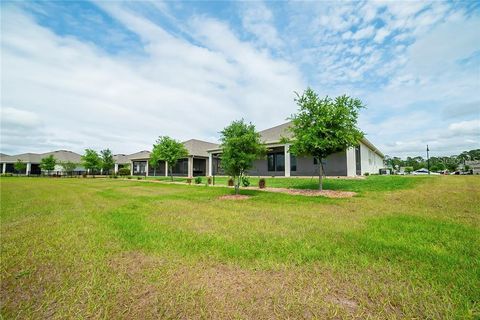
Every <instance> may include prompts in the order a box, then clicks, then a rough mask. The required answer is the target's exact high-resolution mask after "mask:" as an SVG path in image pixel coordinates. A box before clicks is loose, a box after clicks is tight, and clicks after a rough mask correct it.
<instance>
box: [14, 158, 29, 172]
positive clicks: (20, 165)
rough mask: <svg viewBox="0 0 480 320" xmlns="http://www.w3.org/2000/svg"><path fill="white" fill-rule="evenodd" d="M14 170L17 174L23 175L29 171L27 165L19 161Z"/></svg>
mask: <svg viewBox="0 0 480 320" xmlns="http://www.w3.org/2000/svg"><path fill="white" fill-rule="evenodd" d="M13 168H14V169H15V171H17V173H21V172H24V171H25V169H27V164H26V163H25V162H23V161H22V160H20V159H18V160H17V162H15V164H14V165H13Z"/></svg>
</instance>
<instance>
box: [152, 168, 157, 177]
mask: <svg viewBox="0 0 480 320" xmlns="http://www.w3.org/2000/svg"><path fill="white" fill-rule="evenodd" d="M153 176H154V177H156V176H157V168H156V167H153Z"/></svg>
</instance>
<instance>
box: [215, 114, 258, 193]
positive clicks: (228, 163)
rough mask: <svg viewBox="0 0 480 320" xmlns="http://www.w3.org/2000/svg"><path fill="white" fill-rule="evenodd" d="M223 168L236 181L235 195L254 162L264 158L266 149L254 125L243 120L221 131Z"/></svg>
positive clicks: (234, 122)
mask: <svg viewBox="0 0 480 320" xmlns="http://www.w3.org/2000/svg"><path fill="white" fill-rule="evenodd" d="M220 140H221V145H220V148H221V149H222V168H223V169H224V170H225V173H227V174H228V175H230V176H231V177H232V178H233V179H234V181H235V194H238V192H239V189H240V182H241V180H242V177H243V176H244V175H245V173H246V171H247V170H248V169H250V168H251V167H252V164H253V161H254V160H256V159H259V158H260V157H262V156H264V155H265V153H266V148H265V146H264V145H263V144H262V142H261V141H260V134H259V133H258V132H257V131H255V126H254V125H253V124H251V123H250V124H247V123H245V122H244V121H243V119H242V120H239V121H233V122H232V123H231V124H230V125H229V126H227V127H226V128H225V129H223V130H222V131H221V138H220Z"/></svg>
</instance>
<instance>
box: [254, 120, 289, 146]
mask: <svg viewBox="0 0 480 320" xmlns="http://www.w3.org/2000/svg"><path fill="white" fill-rule="evenodd" d="M291 123H292V122H291V121H289V122H287V123H283V124H280V125H278V126H275V127H272V128H268V129H265V130H262V131H260V132H259V134H260V139H261V140H262V141H263V142H264V143H270V142H278V141H280V139H282V137H285V138H291V137H292V133H291V132H290V131H289V130H288V128H289V127H290V125H291Z"/></svg>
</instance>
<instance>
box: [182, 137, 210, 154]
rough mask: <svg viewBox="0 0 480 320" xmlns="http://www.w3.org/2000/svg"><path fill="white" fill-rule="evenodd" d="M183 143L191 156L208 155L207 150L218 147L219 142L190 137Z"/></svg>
mask: <svg viewBox="0 0 480 320" xmlns="http://www.w3.org/2000/svg"><path fill="white" fill-rule="evenodd" d="M183 145H184V146H185V148H187V150H188V154H189V155H191V156H202V157H208V152H207V150H209V149H213V148H218V144H216V143H211V142H207V141H202V140H197V139H190V140H187V141H184V142H183Z"/></svg>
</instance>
